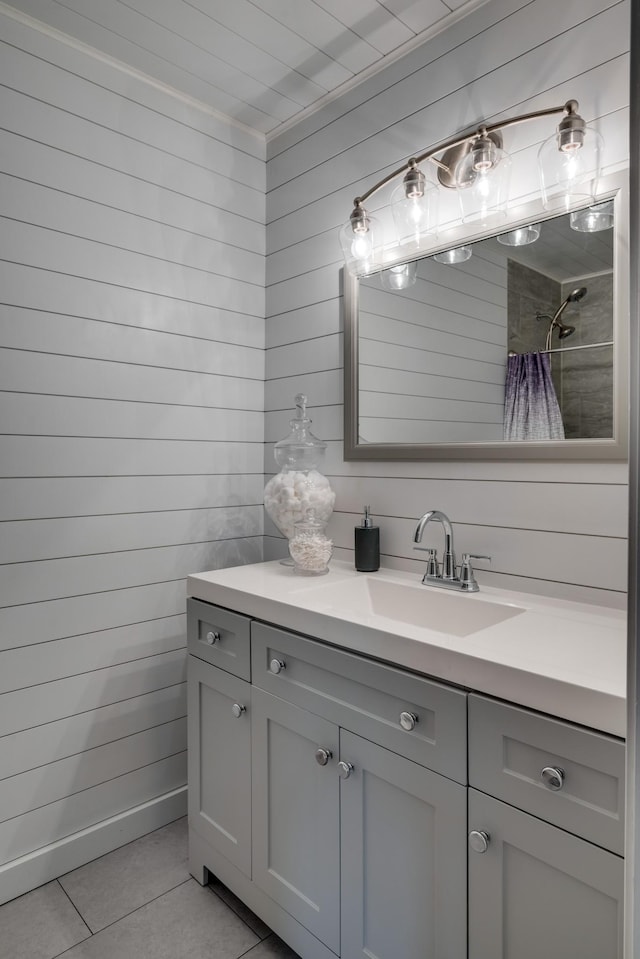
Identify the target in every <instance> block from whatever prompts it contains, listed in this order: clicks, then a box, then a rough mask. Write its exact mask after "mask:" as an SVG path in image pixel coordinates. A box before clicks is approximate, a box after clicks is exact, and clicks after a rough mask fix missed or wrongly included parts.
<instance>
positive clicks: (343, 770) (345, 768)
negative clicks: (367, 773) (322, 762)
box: [338, 761, 353, 779]
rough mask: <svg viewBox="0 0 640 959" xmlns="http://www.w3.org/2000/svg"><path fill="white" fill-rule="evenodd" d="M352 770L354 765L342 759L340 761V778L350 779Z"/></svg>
mask: <svg viewBox="0 0 640 959" xmlns="http://www.w3.org/2000/svg"><path fill="white" fill-rule="evenodd" d="M352 772H353V766H352V764H351V763H345V762H342V761H340V762H339V763H338V775H339V776H340V779H348V778H349V776H350V775H351V773H352Z"/></svg>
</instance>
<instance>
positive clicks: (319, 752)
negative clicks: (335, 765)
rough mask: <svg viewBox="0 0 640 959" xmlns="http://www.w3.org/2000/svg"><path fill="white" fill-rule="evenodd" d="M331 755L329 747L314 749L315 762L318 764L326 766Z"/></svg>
mask: <svg viewBox="0 0 640 959" xmlns="http://www.w3.org/2000/svg"><path fill="white" fill-rule="evenodd" d="M332 756H333V753H332V752H331V750H330V749H323V748H322V746H318V748H317V749H316V762H317V764H318V765H319V766H326V765H327V763H328V762H329V760H330V759H331V757H332Z"/></svg>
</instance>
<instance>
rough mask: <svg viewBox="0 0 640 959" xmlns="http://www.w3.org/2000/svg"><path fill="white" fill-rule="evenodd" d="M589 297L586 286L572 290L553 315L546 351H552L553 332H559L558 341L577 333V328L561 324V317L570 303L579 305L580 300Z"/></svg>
mask: <svg viewBox="0 0 640 959" xmlns="http://www.w3.org/2000/svg"><path fill="white" fill-rule="evenodd" d="M586 295H587V288H586V286H578V287H576V289H575V290H572V291H571V293H570V294H569V296H567V297H565V299H564V300H563V301H562V303H561V304H560V306H559V307H558V309H557V310H556V312H555V313H554V315H553V318H552V320H551V323H550V324H549V329H548V331H547V339H546V342H545V350H549V349H551V337H552V336H553V331H554V329H556V330H557V331H558V339H560V340H564V338H565V337H567V336H571V334H572V333H575V331H576V328H575V326H565V325H564V323H561V322H560V317H561V316H562V314H563V312H564V310H566V308H567V306H568V305H569V303H577V302H578V301H579V300H581V299H583V297H585V296H586Z"/></svg>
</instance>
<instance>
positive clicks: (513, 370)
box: [504, 353, 564, 440]
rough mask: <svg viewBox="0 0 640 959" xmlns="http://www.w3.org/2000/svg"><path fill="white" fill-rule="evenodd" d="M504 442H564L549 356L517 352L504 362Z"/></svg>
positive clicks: (546, 354)
mask: <svg viewBox="0 0 640 959" xmlns="http://www.w3.org/2000/svg"><path fill="white" fill-rule="evenodd" d="M504 438H505V440H563V439H564V426H563V424H562V414H561V413H560V407H559V406H558V398H557V396H556V391H555V388H554V386H553V380H552V379H551V361H550V359H549V354H548V353H519V354H516V355H515V356H510V357H509V358H508V360H507V381H506V384H505V398H504Z"/></svg>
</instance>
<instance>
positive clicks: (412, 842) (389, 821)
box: [340, 730, 489, 959]
mask: <svg viewBox="0 0 640 959" xmlns="http://www.w3.org/2000/svg"><path fill="white" fill-rule="evenodd" d="M340 758H341V760H342V761H343V762H345V763H350V764H351V765H352V766H353V770H352V771H350V774H349V776H348V778H347V779H343V780H342V781H341V792H340V804H341V815H342V827H341V842H342V857H341V858H342V957H343V959H365V957H366V959H399V957H402V959H460V957H461V956H465V955H466V950H467V906H466V896H467V875H466V871H467V850H466V823H467V791H466V789H465V787H464V786H461V785H459V784H458V783H455V782H453V781H451V780H450V779H446V778H445V777H444V776H440V775H438V774H437V773H434V772H432V771H431V770H428V769H425V768H423V767H422V766H419V765H417V764H416V763H413V762H411V761H410V760H408V759H405V758H404V757H402V756H398V755H397V754H396V753H392V752H390V751H389V750H387V749H383V748H382V747H381V746H377V745H375V744H374V743H371V742H369V741H368V740H366V739H362V738H360V737H359V736H355V735H353V734H352V733H348V732H345V731H344V730H341V731H340ZM346 771H348V767H347V770H345V769H344V768H343V772H346ZM488 956H489V953H487V954H486V955H485V957H484V959H488Z"/></svg>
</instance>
